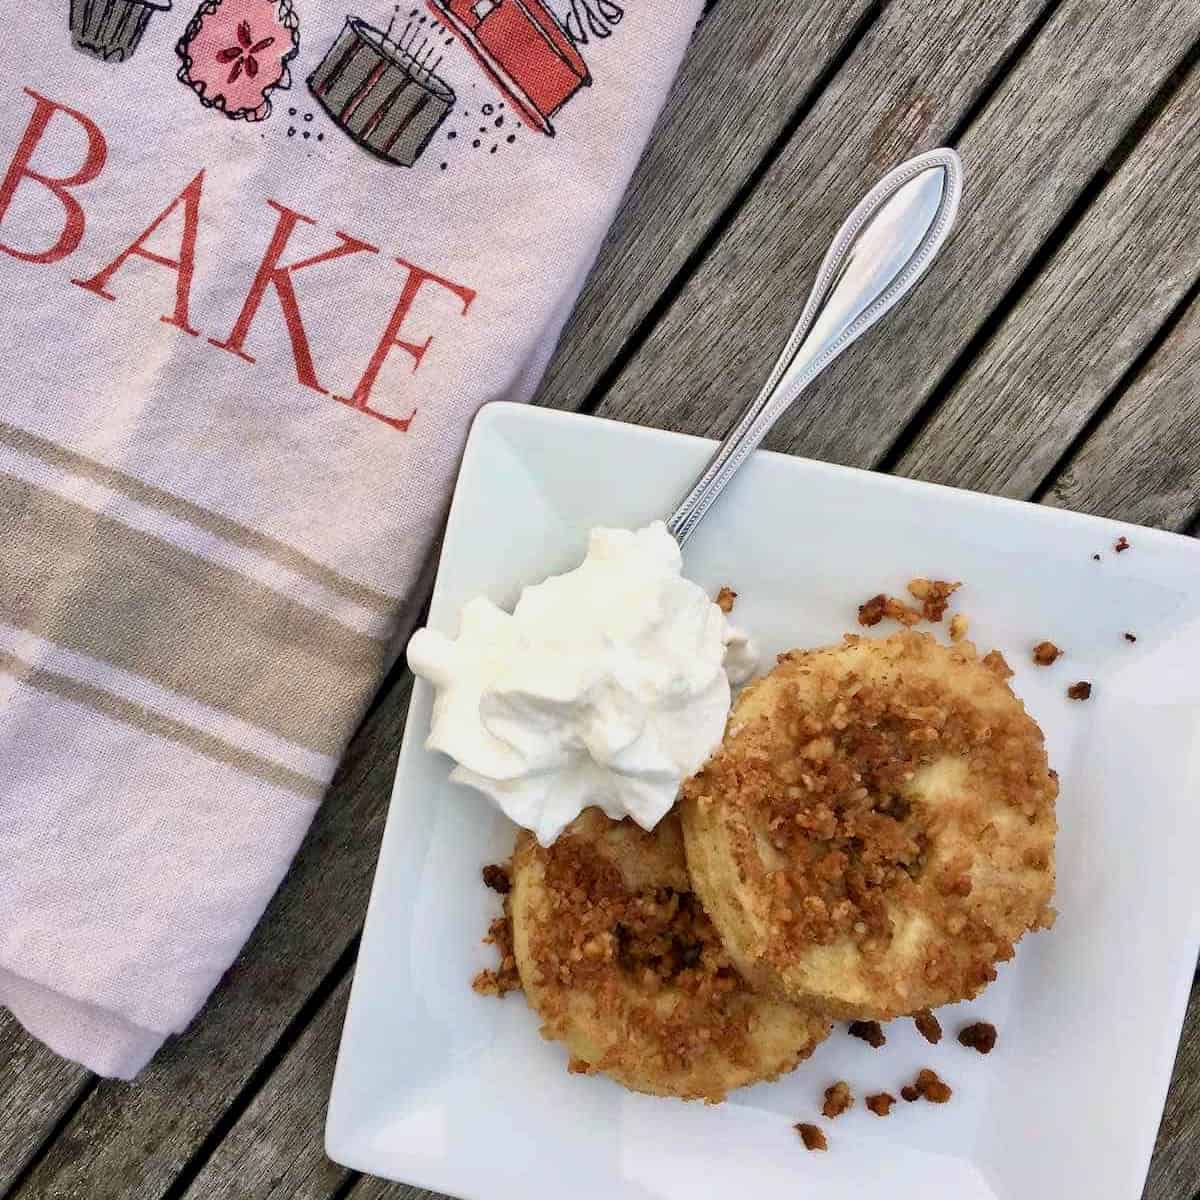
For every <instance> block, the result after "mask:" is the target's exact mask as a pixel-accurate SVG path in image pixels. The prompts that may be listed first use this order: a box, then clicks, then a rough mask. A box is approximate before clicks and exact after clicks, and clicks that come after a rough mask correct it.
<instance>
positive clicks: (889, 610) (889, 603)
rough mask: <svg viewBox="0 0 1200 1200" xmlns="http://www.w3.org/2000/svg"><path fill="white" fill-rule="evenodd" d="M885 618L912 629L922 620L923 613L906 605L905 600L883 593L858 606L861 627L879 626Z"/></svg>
mask: <svg viewBox="0 0 1200 1200" xmlns="http://www.w3.org/2000/svg"><path fill="white" fill-rule="evenodd" d="M884 617H887V618H888V619H889V620H892V621H899V622H900V624H901V625H906V626H908V627H909V628H912V626H914V625H916V624H917V623H918V622H919V621H920V620H921V613H920V612H919V611H918V610H917V609H915V608H911V607H910V606H909V605H907V604H905V603H904V601H903V600H897V599H896V597H895V596H885V595H884V594H883V593H882V592H880V593H879V595H878V596H872V597H871V599H870V600H868V601H867V602H866V603H865V604H860V605H859V606H858V623H859V624H860V625H878V624H879V622H880V621H882V620H883V619H884Z"/></svg>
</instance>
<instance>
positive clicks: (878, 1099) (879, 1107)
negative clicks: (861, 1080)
mask: <svg viewBox="0 0 1200 1200" xmlns="http://www.w3.org/2000/svg"><path fill="white" fill-rule="evenodd" d="M863 1103H864V1104H866V1106H867V1107H868V1108H869V1109H870V1110H871V1111H872V1112H873V1113H874V1114H875V1115H876V1116H877V1117H886V1116H887V1115H888V1113H890V1112H891V1111H892V1105H893V1104H895V1103H896V1097H895V1096H893V1095H892V1094H891V1092H876V1093H875V1094H874V1095H872V1096H868V1097H867V1098H866V1100H865V1101H863Z"/></svg>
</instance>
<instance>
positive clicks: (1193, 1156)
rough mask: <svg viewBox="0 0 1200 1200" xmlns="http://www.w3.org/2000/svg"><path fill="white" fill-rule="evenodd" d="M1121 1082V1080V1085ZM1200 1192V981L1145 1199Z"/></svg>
mask: <svg viewBox="0 0 1200 1200" xmlns="http://www.w3.org/2000/svg"><path fill="white" fill-rule="evenodd" d="M1117 1086H1119V1084H1118V1085H1117ZM1198 1193H1200V983H1196V984H1194V985H1193V987H1192V997H1191V1001H1190V1003H1189V1004H1188V1011H1187V1017H1186V1019H1185V1020H1184V1025H1183V1037H1182V1039H1181V1040H1180V1043H1179V1053H1178V1055H1177V1056H1176V1058H1175V1072H1174V1075H1173V1076H1172V1078H1171V1090H1170V1091H1169V1092H1168V1093H1167V1104H1166V1107H1165V1108H1164V1109H1163V1117H1162V1123H1161V1124H1160V1125H1159V1127H1158V1140H1157V1142H1156V1143H1155V1145H1154V1157H1153V1158H1152V1159H1151V1161H1150V1173H1149V1174H1148V1175H1147V1177H1146V1188H1145V1191H1144V1192H1143V1200H1193V1198H1194V1197H1195V1196H1196V1195H1197V1194H1198Z"/></svg>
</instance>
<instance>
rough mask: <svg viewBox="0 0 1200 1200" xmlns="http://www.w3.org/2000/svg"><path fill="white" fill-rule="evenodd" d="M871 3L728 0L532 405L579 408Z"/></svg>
mask: <svg viewBox="0 0 1200 1200" xmlns="http://www.w3.org/2000/svg"><path fill="white" fill-rule="evenodd" d="M874 7H875V5H874V4H873V3H872V0H815V2H813V3H809V4H805V5H803V6H802V7H800V8H799V9H798V8H797V6H796V4H795V3H794V2H793V0H722V3H721V4H720V5H719V6H718V7H717V8H716V9H715V10H713V11H712V12H711V13H710V14H709V15H708V16H707V17H706V18H705V20H704V21H703V23H702V24H701V25H700V27H699V29H698V30H697V32H696V35H695V37H694V39H693V41H692V44H691V46H690V47H689V49H688V53H687V57H686V58H685V59H684V62H683V66H682V67H681V69H680V72H679V74H678V76H677V77H676V80H675V85H674V87H673V88H672V90H671V94H670V96H669V97H668V99H667V103H666V106H665V107H664V109H663V112H662V114H661V116H660V117H659V120H658V124H657V126H656V127H655V133H654V137H653V140H652V141H651V142H650V145H649V146H648V147H647V149H646V153H645V155H644V156H643V158H642V161H641V163H640V164H639V166H638V169H637V172H636V173H635V175H634V177H633V179H632V181H631V182H630V185H629V189H628V191H627V192H626V195H625V199H624V201H623V202H622V205H621V208H620V211H619V212H618V214H617V218H616V220H615V222H614V223H613V226H612V229H611V230H610V232H609V235H608V237H607V239H606V240H605V242H604V245H603V246H602V247H601V250H600V254H599V257H598V258H597V260H596V264H595V267H594V268H593V270H592V273H591V275H590V277H589V278H588V281H587V284H586V286H585V287H584V289H583V292H582V294H581V295H580V297H579V300H578V303H577V304H576V306H575V311H574V313H573V314H572V317H571V320H570V322H569V324H568V325H567V327H566V329H565V331H564V333H563V336H562V340H561V342H560V346H559V352H558V354H557V355H556V357H555V359H554V361H553V362H552V363H551V365H550V367H549V369H548V371H547V373H546V375H545V377H544V379H543V381H542V385H541V388H540V389H539V392H538V396H537V398H536V399H535V403H541V404H550V405H554V406H556V407H560V408H578V407H579V406H580V405H581V404H582V403H583V402H584V401H585V400H586V399H587V397H588V394H589V393H590V391H591V389H592V388H593V387H594V385H595V383H596V381H597V379H598V378H599V377H600V375H601V374H602V373H603V372H604V370H605V369H606V368H607V367H608V365H609V363H610V362H611V361H612V360H613V358H614V357H615V356H616V355H617V353H618V352H619V350H620V348H621V346H622V345H623V343H624V342H625V339H626V338H627V337H628V336H629V335H630V333H632V332H633V330H634V329H636V328H637V326H638V324H639V322H640V321H641V320H642V319H643V318H644V317H645V316H646V313H647V312H648V310H649V309H650V307H651V306H652V304H653V303H654V301H655V300H656V299H657V298H658V297H659V295H661V293H662V292H663V290H664V289H665V288H666V286H667V284H668V282H669V281H670V280H671V278H672V276H673V275H674V274H675V273H676V272H677V271H678V270H679V269H680V267H681V266H682V265H683V264H684V262H685V260H686V259H687V257H688V255H689V254H690V253H692V251H693V250H694V249H695V248H696V246H697V245H699V243H700V242H701V241H702V239H703V238H704V236H705V235H706V233H708V231H709V230H710V229H711V228H712V226H713V223H714V222H715V221H716V220H717V218H718V217H719V215H720V214H721V212H722V211H723V210H724V209H725V208H726V206H727V205H728V204H729V203H730V202H731V201H732V200H733V199H734V197H735V196H736V195H737V193H738V191H739V189H740V188H741V187H742V186H743V185H744V184H745V182H746V180H747V179H748V178H749V177H750V176H751V175H752V173H753V172H754V171H755V169H756V168H757V167H758V165H759V163H760V161H761V160H762V157H763V155H764V153H765V152H766V150H767V148H768V147H769V146H770V145H771V144H772V142H773V141H774V140H775V139H776V138H777V137H779V135H780V134H781V132H782V131H783V130H784V129H785V128H786V126H787V124H788V122H789V121H790V120H791V119H792V117H793V114H794V113H795V111H796V109H797V107H798V106H799V105H800V104H801V103H802V102H803V101H804V99H805V97H806V95H807V93H808V92H809V91H810V89H812V88H813V86H814V84H816V83H817V81H818V80H819V79H820V78H821V76H822V73H823V72H825V71H826V69H827V68H828V67H829V65H830V63H831V62H833V61H834V60H836V58H837V56H838V54H839V52H840V51H841V48H842V46H843V44H844V43H845V42H846V41H847V39H849V38H851V37H853V36H854V32H855V30H856V28H857V27H858V24H859V22H860V21H861V20H862V19H863V18H864V15H865V14H868V13H869V12H870V11H872V10H873V8H874Z"/></svg>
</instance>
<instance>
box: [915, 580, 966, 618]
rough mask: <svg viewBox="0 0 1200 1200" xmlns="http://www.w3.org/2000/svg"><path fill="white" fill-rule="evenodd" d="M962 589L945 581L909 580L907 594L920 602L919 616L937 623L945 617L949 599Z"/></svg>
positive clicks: (958, 584)
mask: <svg viewBox="0 0 1200 1200" xmlns="http://www.w3.org/2000/svg"><path fill="white" fill-rule="evenodd" d="M960 587H962V584H961V583H950V582H949V581H948V580H946V579H910V580H909V581H908V594H909V595H910V596H912V597H913V598H914V599H916V600H920V602H921V615H922V616H923V617H924V618H925V620H927V621H933V622H937V621H940V620H941V619H942V618H943V617H944V616H945V615H946V606H947V605H948V604H949V603H950V597H951V596H952V595H954V593H955V592H957V591H958V589H959V588H960Z"/></svg>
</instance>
